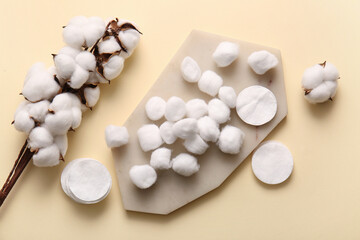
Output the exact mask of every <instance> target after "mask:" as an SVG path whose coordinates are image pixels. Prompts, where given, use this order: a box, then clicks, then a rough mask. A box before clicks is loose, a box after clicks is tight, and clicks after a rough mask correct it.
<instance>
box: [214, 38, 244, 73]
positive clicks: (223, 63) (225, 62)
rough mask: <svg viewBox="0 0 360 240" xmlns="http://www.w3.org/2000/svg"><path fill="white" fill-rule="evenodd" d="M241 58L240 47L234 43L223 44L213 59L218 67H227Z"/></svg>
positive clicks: (217, 49)
mask: <svg viewBox="0 0 360 240" xmlns="http://www.w3.org/2000/svg"><path fill="white" fill-rule="evenodd" d="M238 56H239V45H238V44H236V43H232V42H226V41H225V42H221V43H220V44H219V45H218V46H217V48H216V50H215V51H214V53H213V55H212V57H213V59H214V61H215V63H216V65H217V66H218V67H227V66H229V65H230V64H231V63H232V62H233V61H235V60H236V59H237V58H238Z"/></svg>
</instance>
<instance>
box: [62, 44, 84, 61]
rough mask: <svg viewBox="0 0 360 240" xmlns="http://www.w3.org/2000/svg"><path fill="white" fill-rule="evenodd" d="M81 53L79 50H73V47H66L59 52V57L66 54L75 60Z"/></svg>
mask: <svg viewBox="0 0 360 240" xmlns="http://www.w3.org/2000/svg"><path fill="white" fill-rule="evenodd" d="M80 52H81V51H80V50H79V48H73V47H70V46H65V47H63V48H61V49H60V50H59V52H58V54H57V55H61V54H64V55H67V56H69V57H71V58H72V59H75V58H76V56H77V55H78V54H79V53H80Z"/></svg>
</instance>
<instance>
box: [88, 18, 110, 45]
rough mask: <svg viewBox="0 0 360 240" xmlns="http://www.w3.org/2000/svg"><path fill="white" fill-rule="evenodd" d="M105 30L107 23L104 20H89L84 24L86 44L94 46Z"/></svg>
mask: <svg viewBox="0 0 360 240" xmlns="http://www.w3.org/2000/svg"><path fill="white" fill-rule="evenodd" d="M104 32H105V23H104V22H103V21H101V22H99V21H98V22H96V21H93V22H91V21H89V23H88V24H86V25H84V26H83V34H84V38H85V46H87V47H91V46H93V45H94V44H95V43H96V41H97V40H98V39H100V38H101V37H102V36H103V34H104Z"/></svg>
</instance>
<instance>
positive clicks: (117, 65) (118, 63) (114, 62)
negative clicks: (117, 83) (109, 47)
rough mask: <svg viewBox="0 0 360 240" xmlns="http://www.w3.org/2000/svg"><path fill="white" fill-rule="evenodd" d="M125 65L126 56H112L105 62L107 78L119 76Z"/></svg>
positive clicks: (105, 75) (111, 78)
mask: <svg viewBox="0 0 360 240" xmlns="http://www.w3.org/2000/svg"><path fill="white" fill-rule="evenodd" d="M123 67H124V58H122V57H120V56H116V55H115V56H112V57H111V58H110V59H109V61H108V62H106V63H105V64H104V77H105V78H106V79H107V80H113V79H115V78H116V77H118V76H119V74H120V73H121V71H122V69H123Z"/></svg>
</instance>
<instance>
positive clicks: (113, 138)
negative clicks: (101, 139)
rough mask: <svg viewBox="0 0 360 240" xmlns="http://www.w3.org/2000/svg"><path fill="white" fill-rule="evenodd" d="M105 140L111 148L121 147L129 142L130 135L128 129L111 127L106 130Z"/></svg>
mask: <svg viewBox="0 0 360 240" xmlns="http://www.w3.org/2000/svg"><path fill="white" fill-rule="evenodd" d="M105 140H106V144H107V146H108V147H109V148H114V147H121V146H123V145H125V144H127V143H128V142H129V133H128V131H127V128H126V127H119V126H115V125H109V126H107V127H106V129H105Z"/></svg>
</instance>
